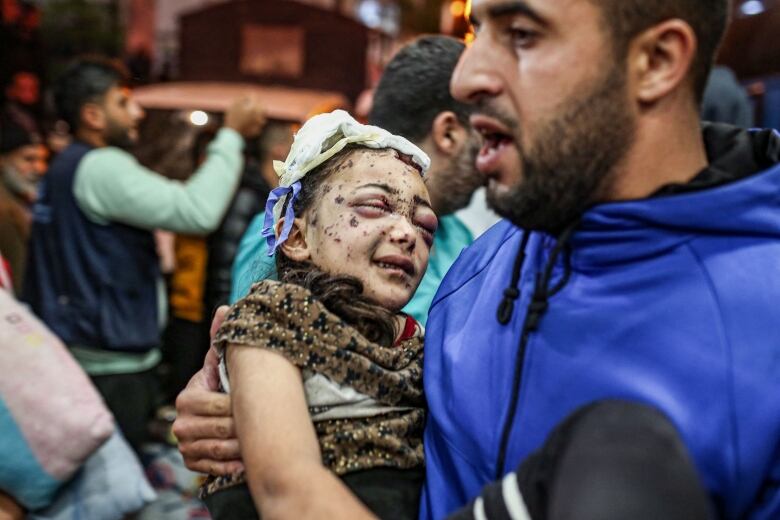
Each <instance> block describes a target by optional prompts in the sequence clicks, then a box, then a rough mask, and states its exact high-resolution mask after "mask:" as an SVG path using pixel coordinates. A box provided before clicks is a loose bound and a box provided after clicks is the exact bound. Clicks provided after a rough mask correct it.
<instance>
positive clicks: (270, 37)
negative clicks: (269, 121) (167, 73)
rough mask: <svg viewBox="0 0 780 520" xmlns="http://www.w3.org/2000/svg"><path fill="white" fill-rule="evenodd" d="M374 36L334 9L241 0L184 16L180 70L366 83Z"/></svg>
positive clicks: (205, 76)
mask: <svg viewBox="0 0 780 520" xmlns="http://www.w3.org/2000/svg"><path fill="white" fill-rule="evenodd" d="M372 38H375V35H373V34H372V31H371V30H370V29H368V28H367V27H365V26H364V25H362V24H361V23H359V22H357V21H355V20H353V19H351V18H347V17H345V16H342V15H340V14H338V13H336V12H333V11H327V10H323V9H320V8H317V7H314V6H310V5H304V4H300V3H297V2H290V1H281V0H235V1H232V2H226V3H220V4H216V5H212V6H209V7H206V8H204V9H201V10H198V11H195V12H191V13H188V14H185V15H183V16H182V17H181V32H180V47H179V48H180V49H181V54H180V76H179V79H181V80H185V81H237V82H249V83H259V84H264V85H277V86H284V87H294V88H306V89H317V90H327V91H336V92H340V93H342V94H344V95H346V96H347V97H348V98H349V99H350V100H354V99H355V98H356V97H357V96H358V95H359V94H360V92H361V91H362V90H363V89H364V88H366V86H367V77H366V76H367V70H368V67H367V64H366V60H367V55H368V51H367V50H368V49H369V46H370V43H371V41H372Z"/></svg>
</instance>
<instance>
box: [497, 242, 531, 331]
mask: <svg viewBox="0 0 780 520" xmlns="http://www.w3.org/2000/svg"><path fill="white" fill-rule="evenodd" d="M530 238H531V233H530V232H529V231H523V238H522V240H521V241H520V249H519V250H518V252H517V257H515V265H514V267H513V268H512V281H511V282H510V283H509V287H507V288H506V289H504V298H503V299H502V300H501V303H500V304H499V305H498V313H497V318H498V322H499V323H500V324H501V325H506V324H508V323H509V320H511V319H512V313H513V312H514V310H515V301H516V300H517V298H518V297H519V296H520V289H519V287H518V285H519V283H520V273H521V271H522V270H523V263H525V248H526V247H527V246H528V240H529V239H530Z"/></svg>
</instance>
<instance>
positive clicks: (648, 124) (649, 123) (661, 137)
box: [607, 110, 708, 201]
mask: <svg viewBox="0 0 780 520" xmlns="http://www.w3.org/2000/svg"><path fill="white" fill-rule="evenodd" d="M658 112H659V113H658V114H646V115H644V116H642V120H641V121H640V123H639V124H638V125H637V130H636V135H635V140H634V144H633V146H632V147H631V150H630V151H629V153H628V154H627V155H626V157H625V159H624V161H623V162H622V163H621V164H620V166H619V167H618V172H617V177H616V180H615V182H614V184H613V187H612V191H611V193H609V194H608V197H607V198H608V199H609V200H612V201H617V200H632V199H641V198H645V197H649V196H650V195H652V194H653V193H655V192H656V191H658V190H659V189H660V188H661V187H663V186H666V185H668V184H685V183H688V182H690V181H691V179H693V178H694V177H695V176H696V175H697V174H698V173H699V172H701V171H702V170H703V169H704V168H706V167H707V164H708V162H707V153H706V150H705V147H704V140H703V138H702V132H701V123H700V121H699V117H698V114H694V113H693V112H692V111H686V112H685V113H684V114H681V112H682V111H677V116H676V117H675V115H676V114H675V113H674V111H672V110H668V111H660V110H659V111H658ZM689 112H690V113H689Z"/></svg>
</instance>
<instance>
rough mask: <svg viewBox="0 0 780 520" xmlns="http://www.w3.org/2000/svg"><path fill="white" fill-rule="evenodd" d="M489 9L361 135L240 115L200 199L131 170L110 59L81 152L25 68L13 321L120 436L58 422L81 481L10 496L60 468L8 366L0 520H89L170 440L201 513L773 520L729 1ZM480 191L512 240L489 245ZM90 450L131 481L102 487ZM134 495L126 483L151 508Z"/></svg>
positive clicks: (406, 59)
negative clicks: (148, 451) (36, 332)
mask: <svg viewBox="0 0 780 520" xmlns="http://www.w3.org/2000/svg"><path fill="white" fill-rule="evenodd" d="M471 17H472V22H473V24H474V28H475V39H474V41H473V42H471V43H470V44H469V45H466V44H464V43H463V42H461V41H459V40H456V39H454V38H450V37H446V36H423V37H419V38H417V39H415V40H413V41H411V42H410V43H408V44H407V45H405V46H404V47H403V48H401V49H400V50H399V51H398V52H397V53H396V54H395V56H394V57H393V59H392V60H391V61H390V62H389V63H388V65H387V67H386V69H385V71H384V73H383V75H382V78H381V80H380V82H379V84H378V85H377V86H376V88H375V89H374V91H373V95H372V102H371V110H370V111H369V114H368V116H367V121H358V120H356V119H355V118H353V117H352V116H351V115H350V114H349V113H348V112H346V111H343V110H335V111H332V112H328V113H323V114H318V115H314V116H313V117H311V118H310V119H308V120H307V121H306V122H304V123H303V125H302V126H301V127H300V128H299V129H298V130H297V132H295V134H294V136H293V132H292V128H291V127H290V125H288V124H286V123H285V124H282V123H278V122H269V121H266V117H265V115H264V112H263V107H262V106H261V105H260V104H259V103H258V102H257V101H256V100H253V99H239V100H236V101H235V102H234V103H233V105H231V106H230V108H228V109H227V111H226V112H225V114H224V118H223V124H222V127H221V128H207V129H205V130H204V131H202V132H201V133H199V134H198V135H197V136H196V137H195V140H194V142H193V146H192V154H191V155H192V170H193V173H192V175H191V176H190V177H189V178H187V179H186V180H183V181H176V180H171V179H168V178H165V177H164V176H162V175H160V174H158V173H155V172H154V171H151V170H150V169H148V168H146V167H145V166H143V165H141V164H140V163H139V162H138V160H137V159H136V158H135V157H134V156H133V155H132V154H131V153H130V151H131V150H132V148H133V145H134V144H135V143H137V142H138V140H139V123H140V121H141V120H142V118H143V117H144V110H143V109H142V108H141V107H140V106H139V105H138V103H137V102H136V100H135V99H134V97H133V93H132V89H131V88H130V84H129V78H128V75H127V73H126V71H125V69H124V68H123V67H122V66H121V65H118V64H117V63H116V62H114V61H111V60H108V59H103V58H96V57H82V58H78V59H77V60H75V61H74V63H73V64H72V65H71V66H70V67H68V68H67V69H66V70H65V71H64V72H63V73H62V75H61V76H60V77H59V78H58V79H57V80H56V82H55V83H54V85H53V87H54V88H53V96H54V100H55V104H56V107H57V110H58V115H59V117H60V118H61V119H62V120H63V121H64V122H65V123H66V124H67V126H68V128H69V133H70V138H71V141H70V143H69V144H68V145H67V146H65V147H62V148H60V147H55V146H52V145H51V144H50V143H48V141H49V140H48V139H46V138H44V137H43V136H42V135H41V130H40V126H39V125H38V124H37V123H36V117H35V115H34V113H33V112H32V111H30V110H28V109H26V108H25V106H29V105H30V104H31V103H32V102H33V101H34V99H35V97H37V96H38V94H37V92H36V93H35V96H34V97H30V96H27V94H29V93H30V92H31V88H32V85H29V84H28V83H29V82H28V83H25V81H26V79H29V78H26V77H25V76H24V73H21V74H20V75H18V77H15V79H14V82H13V83H12V84H9V86H8V88H7V89H6V98H7V100H8V101H7V105H6V107H5V109H4V111H3V113H2V120H1V121H0V167H2V169H1V170H0V178H1V179H2V182H1V183H0V254H1V255H2V256H0V259H2V260H3V261H2V263H0V275H2V276H0V286H2V288H3V289H2V290H3V291H5V292H3V293H2V295H3V296H4V297H5V296H6V294H10V295H15V298H16V299H18V301H21V302H24V306H22V305H21V304H19V303H18V302H16V301H15V300H13V299H0V316H2V317H3V319H5V321H6V322H7V323H9V324H11V325H14V327H13V331H17V332H18V331H20V330H27V329H24V327H22V328H20V327H19V323H25V322H24V321H23V320H32V322H35V323H40V324H42V325H41V327H43V326H45V328H46V330H48V331H50V333H52V334H53V335H52V336H51V338H52V339H48V338H49V336H46V338H47V340H46V341H48V342H49V343H51V344H52V345H54V347H56V348H60V349H61V350H62V351H63V352H65V351H67V353H68V356H69V359H73V360H75V363H73V366H72V367H71V366H70V365H67V366H66V365H63V369H62V371H63V373H64V372H70V373H72V372H73V371H74V370H75V371H78V372H79V373H80V374H82V375H83V374H86V375H87V376H88V378H89V381H90V384H91V386H92V387H93V390H94V391H95V392H96V394H95V395H98V394H99V396H100V397H101V398H102V403H103V404H102V405H101V406H105V409H106V410H105V411H106V413H108V412H110V414H111V416H112V417H113V419H114V421H115V428H116V433H114V434H113V435H112V434H111V432H110V431H108V430H106V429H105V428H104V429H103V430H101V432H100V433H99V434H98V432H97V430H96V429H95V428H93V429H92V430H89V424H97V423H94V421H95V416H96V415H95V414H96V413H98V412H96V411H95V406H97V405H95V403H93V402H92V401H90V408H89V412H90V414H91V415H89V416H88V415H87V413H86V411H85V410H86V409H87V408H76V407H74V408H73V409H72V413H70V414H67V413H63V414H61V415H63V419H62V420H66V419H67V421H70V422H69V423H68V424H71V423H73V424H75V423H77V422H78V421H82V422H83V423H89V421H93V422H92V423H89V424H85V427H84V430H83V431H84V432H85V433H83V434H80V435H76V437H84V438H85V439H86V438H87V437H89V441H90V443H89V444H88V446H86V445H85V443H81V444H79V443H78V442H76V441H79V440H80V439H75V441H74V442H76V444H77V445H79V446H80V448H81V449H82V451H83V452H84V454H83V456H82V457H81V458H80V459H79V460H77V461H75V462H74V461H68V464H69V465H68V467H71V466H72V468H73V469H72V471H70V472H65V471H63V470H62V467H63V466H62V465H60V466H57V467H58V468H59V469H58V470H57V471H58V472H55V473H56V474H53V473H51V471H50V470H47V471H49V476H50V477H51V475H54V477H56V478H54V480H55V481H56V482H52V481H51V480H52V479H51V478H49V480H46V478H43V479H42V480H41V479H39V480H40V481H41V482H44V483H45V485H46V490H47V491H46V493H43V492H41V493H38V494H35V493H32V494H30V493H21V492H18V491H17V487H19V486H18V485H17V486H11V485H10V484H9V482H12V481H13V480H14V479H15V480H16V481H18V482H21V488H24V489H25V491H29V490H30V489H32V488H33V487H34V485H39V484H32V482H33V480H32V478H29V479H28V480H25V479H26V478H28V477H26V476H24V477H23V478H19V475H26V474H27V473H29V472H30V471H32V470H31V469H29V467H28V466H29V465H23V464H21V462H20V461H28V462H29V460H30V459H32V458H35V457H38V458H39V459H40V456H39V455H37V454H39V453H42V451H40V448H37V447H36V442H38V444H40V439H39V438H36V436H35V435H34V434H31V433H30V431H31V430H29V423H26V422H24V421H23V420H22V419H21V415H20V413H21V412H20V410H21V409H22V408H23V407H24V405H20V404H18V403H17V402H16V401H14V400H13V399H11V397H13V393H12V391H11V390H10V389H14V391H16V389H18V388H20V387H21V385H23V381H22V379H21V378H23V377H24V371H23V370H21V369H20V374H19V375H18V376H17V378H19V379H20V381H19V382H18V383H13V382H10V383H9V382H6V383H5V384H0V412H3V410H5V409H6V408H7V409H8V410H10V412H9V413H8V414H6V415H7V416H8V419H4V420H0V428H2V429H3V435H4V437H5V435H6V432H7V433H8V435H9V437H8V438H9V439H10V438H11V437H10V435H11V434H13V435H15V437H14V438H15V439H16V438H18V439H19V441H18V442H17V441H14V443H11V442H10V441H9V442H7V443H6V449H8V450H10V449H12V448H13V449H14V450H15V451H16V452H17V454H16V456H15V457H11V458H8V460H9V461H11V462H8V463H3V462H0V518H4V517H3V516H2V515H6V516H7V517H8V518H23V517H24V515H26V514H29V515H30V517H31V518H58V519H60V518H63V519H64V518H71V517H70V516H62V515H63V513H62V511H63V507H62V506H61V505H57V502H56V501H57V500H62V495H63V493H64V492H63V491H60V494H59V495H58V494H57V493H56V490H57V489H58V488H62V489H65V490H68V489H69V487H70V486H72V484H69V483H68V482H69V480H70V479H89V478H92V479H93V480H92V482H94V481H95V479H96V480H97V481H100V482H112V478H118V479H122V478H123V477H122V475H125V476H126V475H127V474H129V472H131V471H136V472H139V470H138V469H137V468H136V466H138V462H137V460H136V458H135V457H136V456H137V457H140V458H141V459H143V449H144V448H143V447H144V445H145V444H147V443H148V442H149V441H150V439H151V438H152V437H153V436H154V434H155V431H154V430H155V428H154V425H155V422H156V421H157V422H159V420H160V417H163V418H164V419H165V420H163V421H162V422H163V424H164V426H163V429H164V431H163V432H162V435H161V437H162V438H164V439H166V440H168V441H169V442H171V443H173V444H175V445H176V446H177V448H178V450H179V451H180V453H181V458H182V460H183V464H186V466H187V468H189V470H191V471H193V472H197V473H200V474H203V475H204V480H203V481H202V483H201V486H200V489H199V498H200V500H202V502H203V503H204V504H205V505H206V506H207V508H208V514H209V515H210V517H212V518H214V519H234V518H235V519H251V518H325V517H333V518H398V519H406V518H421V519H429V518H430V519H439V518H455V519H472V518H473V519H478V520H482V519H503V518H511V519H514V520H519V519H534V520H537V519H546V518H549V519H555V520H558V519H570V518H577V519H591V518H592V519H628V518H630V519H638V520H641V519H656V518H669V519H694V520H695V519H702V520H705V519H711V518H729V519H731V518H733V519H741V518H749V519H754V520H762V519H772V518H777V517H778V516H780V383H778V381H780V377H778V376H779V375H780V356H778V352H779V351H780V350H779V349H780V343H779V342H778V340H777V339H776V336H777V334H775V333H774V326H773V325H772V323H776V322H777V321H778V320H780V313H779V312H778V311H777V306H776V305H774V302H776V301H777V299H778V297H780V263H778V261H777V259H778V258H780V218H778V215H780V212H779V211H778V210H780V206H779V205H778V200H780V199H779V198H778V193H780V166H779V165H778V163H780V134H779V133H778V132H777V131H776V130H771V129H767V130H762V129H748V127H750V126H751V125H752V117H751V115H752V114H751V110H750V107H749V102H748V100H747V98H746V97H745V95H744V91H742V90H741V88H740V87H739V85H738V83H737V82H736V80H735V78H734V76H733V75H732V74H730V73H729V72H727V71H724V70H723V69H722V68H717V69H715V71H714V72H713V62H714V57H715V55H716V52H717V49H718V46H719V43H720V41H721V39H722V38H723V34H724V32H725V29H726V26H727V23H728V19H729V2H728V1H726V0H718V1H717V2H705V1H703V0H657V1H655V2H651V3H648V2H642V1H641V0H603V1H599V2H595V1H593V0H552V1H541V0H527V1H523V2H515V1H507V0H475V1H474V2H473V3H472V11H471ZM37 88H38V87H37V85H35V88H34V89H32V90H36V89H37ZM703 119H705V121H703ZM49 155H51V157H49ZM481 190H484V193H485V196H486V199H487V203H488V205H489V206H490V208H491V209H492V210H493V211H495V212H496V213H497V214H498V215H499V216H500V217H501V220H500V221H499V222H498V223H497V224H495V225H494V226H492V227H491V228H490V229H489V230H488V231H486V232H485V233H483V234H481V235H480V236H475V234H474V233H473V231H472V229H473V228H472V227H469V225H468V222H464V218H465V217H464V216H463V213H461V212H460V211H461V210H463V209H464V208H466V207H467V206H469V204H470V203H471V202H472V200H473V199H474V198H475V197H474V195H475V193H479V192H481ZM161 259H162V260H164V261H162V262H161ZM224 304H229V305H230V307H228V306H227V305H224ZM4 305H5V307H4ZM9 309H10V310H9ZM33 316H34V318H33ZM212 316H213V320H212ZM36 326H37V325H36ZM11 329H12V328H11V327H9V329H8V330H9V331H11ZM15 333H16V332H14V334H15ZM47 334H48V333H47ZM28 336H29V334H28ZM42 337H43V336H42ZM9 338H10V339H9ZM14 338H17V336H12V335H10V333H9V334H0V339H2V340H3V341H4V342H9V345H8V347H9V348H10V347H12V346H14V345H11V342H13V341H18V343H19V344H20V345H21V344H23V343H24V344H25V345H27V344H28V343H29V337H26V339H25V336H23V335H21V336H18V339H14ZM54 338H56V339H54ZM23 339H24V341H23ZM59 341H61V342H62V344H63V345H64V346H63V345H59V343H58V342H59ZM25 342H26V343H25ZM2 347H3V348H6V345H5V344H4V345H2ZM15 347H16V348H19V347H18V345H16V346H15ZM28 348H29V347H28ZM19 352H20V354H18V355H19V356H20V359H22V360H23V359H24V356H25V353H24V351H23V350H19ZM0 359H6V358H0ZM24 366H25V365H24V363H20V367H24ZM4 368H6V371H7V372H11V371H13V367H4ZM71 377H77V376H74V375H71ZM74 380H76V379H74ZM9 381H11V379H9ZM85 384H86V380H85ZM14 385H16V386H14ZM90 391H92V390H90ZM30 395H32V396H34V397H33V402H34V398H36V396H35V394H34V393H31V394H30ZM90 395H91V394H90ZM37 398H39V399H46V396H45V395H38V396H37ZM73 399H74V400H73V401H72V402H73V403H76V402H77V401H78V396H73ZM63 402H65V403H70V402H71V401H63ZM174 402H175V412H174V409H173V405H174ZM166 405H167V406H166ZM0 415H2V414H0ZM22 415H23V414H22ZM174 417H175V421H174V422H173V424H172V425H171V424H170V421H172V420H173V419H174ZM167 419H170V421H168V420H167ZM41 420H42V421H44V422H45V423H46V424H47V426H48V427H49V428H51V429H57V423H56V421H57V420H60V418H59V417H57V418H56V419H55V418H54V417H42V418H41ZM101 424H102V423H101ZM89 432H91V433H89ZM158 433H159V432H158ZM63 442H64V441H63ZM51 444H52V442H49V444H48V448H49V451H48V452H46V453H49V452H50V451H51V449H50V448H51ZM101 445H102V446H103V447H100V446H101ZM109 445H110V446H111V447H112V449H115V448H116V447H117V445H124V446H125V448H124V452H122V453H121V454H119V453H120V452H119V451H116V452H115V451H112V452H111V455H107V454H106V453H107V446H109ZM19 446H21V447H22V448H23V449H22V448H19ZM25 450H27V451H25ZM119 450H120V451H121V448H119ZM0 451H2V443H0ZM54 451H55V452H56V450H54ZM62 451H64V448H63V450H62ZM88 452H89V453H88ZM79 453H81V452H79ZM114 453H118V454H116V455H113V454H114ZM19 454H21V455H19ZM133 454H135V455H133ZM98 455H100V456H102V457H103V459H102V460H105V464H104V465H105V466H108V467H112V466H116V467H118V468H119V467H121V469H120V470H119V471H120V473H119V476H118V477H102V476H98V477H95V476H92V477H90V475H96V474H98V472H97V470H96V469H95V468H96V467H97V466H98V465H99V464H97V463H95V462H94V460H95V459H94V458H93V457H96V456H98ZM120 460H121V461H123V462H120ZM90 461H92V463H91V462H90ZM39 462H40V463H41V465H42V466H43V467H44V469H46V468H50V467H53V466H52V464H51V461H50V460H49V461H46V460H39ZM54 466H56V464H55V465H54ZM80 466H81V467H83V470H82V471H81V472H79V473H76V470H77V469H78V467H80ZM33 469H36V468H33ZM37 469H40V468H37ZM122 472H124V473H122ZM43 473H46V471H44V472H43ZM139 475H140V476H139V479H140V481H139V482H140V483H138V484H132V486H131V485H130V484H128V483H127V482H129V480H125V484H118V485H115V486H114V487H117V488H124V489H130V488H132V491H131V494H134V495H135V496H142V495H143V496H144V497H151V496H152V495H150V494H149V493H150V492H147V491H146V487H144V486H147V485H146V482H145V479H144V477H143V475H142V474H140V473H139ZM44 476H45V475H44ZM36 482H38V481H36ZM55 484H56V485H55ZM40 485H41V486H43V484H40ZM86 487H88V486H85V488H86ZM109 487H111V486H109ZM147 487H148V486H147ZM36 489H37V488H36ZM96 489H98V487H96ZM97 494H100V493H97ZM71 500H74V501H78V500H83V499H82V498H71ZM149 500H151V498H144V499H142V500H140V501H139V500H136V501H135V502H133V504H134V505H132V506H127V508H126V509H125V510H123V511H121V512H118V513H117V511H115V512H114V514H117V515H118V516H116V518H122V516H123V515H125V514H130V513H133V512H135V511H136V510H137V509H139V508H141V507H142V506H143V505H144V504H145V503H146V502H148V501H149ZM52 504H54V505H53V506H52ZM46 506H48V508H47V507H46ZM141 514H142V513H141ZM155 514H157V513H155ZM36 515H38V516H36ZM57 515H59V516H57ZM94 515H97V513H94ZM88 516H89V515H88ZM101 518H102V517H101ZM106 518H109V517H106ZM111 518H113V517H111ZM142 518H143V516H142ZM98 520H100V519H98Z"/></svg>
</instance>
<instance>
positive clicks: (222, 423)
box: [173, 306, 244, 475]
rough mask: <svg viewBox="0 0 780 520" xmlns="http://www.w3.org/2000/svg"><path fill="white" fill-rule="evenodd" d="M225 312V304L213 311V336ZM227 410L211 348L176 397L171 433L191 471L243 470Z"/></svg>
mask: <svg viewBox="0 0 780 520" xmlns="http://www.w3.org/2000/svg"><path fill="white" fill-rule="evenodd" d="M227 312H228V307H227V306H222V307H220V308H219V309H217V312H216V313H215V314H214V320H213V321H212V323H211V337H212V338H213V337H214V334H215V333H216V332H217V329H219V327H220V325H222V322H223V321H224V320H225V316H226V315H227ZM230 409H231V404H230V396H229V395H227V394H223V393H220V392H219V371H218V361H217V354H216V352H215V351H214V349H210V350H209V352H208V354H206V360H205V362H204V363H203V368H202V369H200V371H199V372H198V373H197V374H195V375H194V376H192V379H190V382H189V383H188V384H187V387H186V388H185V389H184V390H182V392H181V393H180V394H179V396H178V397H177V398H176V420H175V421H174V423H173V434H174V435H175V436H176V439H177V440H178V441H179V451H180V452H181V454H182V456H183V457H184V463H185V465H186V466H187V467H188V468H189V469H191V470H192V471H197V472H199V473H209V474H211V475H231V474H233V473H238V472H239V471H242V470H243V469H244V465H243V462H242V461H241V452H240V451H239V447H238V439H237V438H236V430H235V425H234V424H233V416H232V415H231V411H230Z"/></svg>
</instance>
